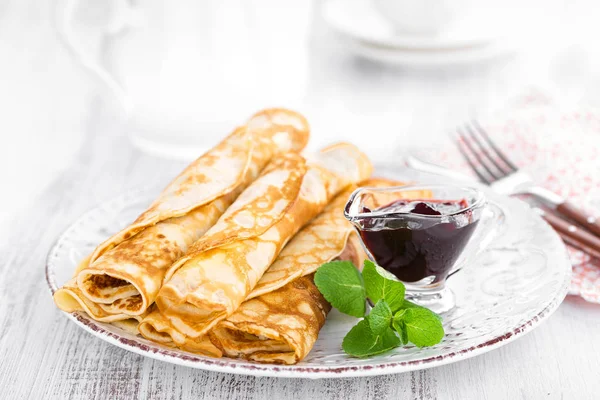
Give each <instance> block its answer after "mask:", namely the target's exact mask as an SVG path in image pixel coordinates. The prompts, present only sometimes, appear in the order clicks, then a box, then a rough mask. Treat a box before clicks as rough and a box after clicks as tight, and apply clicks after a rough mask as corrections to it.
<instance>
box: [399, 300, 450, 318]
mask: <svg viewBox="0 0 600 400" xmlns="http://www.w3.org/2000/svg"><path fill="white" fill-rule="evenodd" d="M407 308H421V309H424V310H428V311H429V312H431V313H432V314H433V315H435V316H436V317H437V319H439V320H440V321H441V320H442V316H441V315H439V314H436V313H434V312H433V311H431V310H429V309H428V308H425V307H423V306H420V305H418V304H415V303H413V302H411V301H408V300H406V299H405V300H404V302H403V303H402V307H401V309H407Z"/></svg>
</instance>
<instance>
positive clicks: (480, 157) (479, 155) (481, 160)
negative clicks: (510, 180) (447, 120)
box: [457, 127, 504, 181]
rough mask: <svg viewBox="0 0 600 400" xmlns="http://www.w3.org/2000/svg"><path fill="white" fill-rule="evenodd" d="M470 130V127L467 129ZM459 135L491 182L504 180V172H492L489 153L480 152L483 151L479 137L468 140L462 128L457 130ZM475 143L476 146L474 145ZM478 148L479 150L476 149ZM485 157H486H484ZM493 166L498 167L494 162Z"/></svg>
mask: <svg viewBox="0 0 600 400" xmlns="http://www.w3.org/2000/svg"><path fill="white" fill-rule="evenodd" d="M467 130H468V127H467ZM457 132H458V135H459V137H460V139H461V141H462V143H463V144H464V145H465V148H466V149H469V152H470V153H471V157H472V158H475V160H476V161H477V164H479V165H481V166H482V167H483V169H485V170H486V172H487V173H488V175H489V176H490V177H491V181H496V180H498V179H500V178H502V177H503V176H504V174H503V173H502V171H500V174H498V173H496V172H494V171H493V170H492V168H490V166H489V165H488V164H489V162H490V160H489V159H490V158H491V157H490V156H489V154H488V153H486V152H485V151H482V152H480V151H478V148H479V149H481V150H483V149H482V146H481V142H480V141H479V139H478V138H477V137H473V136H472V135H471V137H472V138H471V139H470V138H468V137H467V136H466V135H465V134H463V133H462V132H463V131H462V130H461V129H460V128H458V130H457ZM473 143H475V144H473ZM476 147H477V148H476ZM484 156H485V157H484ZM492 165H493V167H494V169H496V165H495V164H494V163H493V162H492Z"/></svg>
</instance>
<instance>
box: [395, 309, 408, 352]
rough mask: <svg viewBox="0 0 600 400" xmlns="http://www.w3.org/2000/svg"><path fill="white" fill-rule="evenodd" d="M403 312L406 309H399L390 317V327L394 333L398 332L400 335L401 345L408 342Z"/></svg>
mask: <svg viewBox="0 0 600 400" xmlns="http://www.w3.org/2000/svg"><path fill="white" fill-rule="evenodd" d="M405 313H406V310H399V311H398V312H397V313H396V314H395V315H394V318H393V319H392V327H393V328H394V330H395V331H396V333H398V336H400V341H401V342H402V345H403V346H404V345H405V344H407V343H408V333H407V332H406V325H405V324H404V314H405Z"/></svg>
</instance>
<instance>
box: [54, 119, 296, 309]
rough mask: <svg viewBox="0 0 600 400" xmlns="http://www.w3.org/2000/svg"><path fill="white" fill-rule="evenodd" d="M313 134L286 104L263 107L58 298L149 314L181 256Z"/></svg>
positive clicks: (99, 252) (99, 253) (67, 304)
mask: <svg viewBox="0 0 600 400" xmlns="http://www.w3.org/2000/svg"><path fill="white" fill-rule="evenodd" d="M307 140H308V124H307V123H306V120H305V119H304V118H303V117H302V116H301V115H299V114H297V113H294V112H292V111H288V110H284V109H270V110H264V111H261V112H259V113H257V114H255V115H254V116H253V117H252V118H251V119H250V120H249V121H248V122H247V124H246V125H245V126H243V127H241V128H238V129H236V130H235V131H234V132H233V133H232V134H231V135H229V136H228V137H227V138H226V139H225V140H223V141H222V142H221V143H219V144H218V145H217V146H216V147H214V148H213V149H211V150H209V151H208V152H207V153H206V154H204V155H203V156H201V157H200V158H198V159H197V160H196V161H194V162H193V163H192V164H190V165H189V166H188V167H187V168H186V169H185V170H184V171H183V172H182V173H181V174H180V175H179V176H178V177H177V178H175V179H174V180H173V182H172V183H171V184H169V186H167V188H166V189H165V190H164V191H163V192H162V193H161V194H160V195H159V197H158V198H157V199H156V200H155V201H154V202H153V203H152V204H151V206H150V207H149V208H148V210H146V211H145V212H144V213H142V214H141V215H140V216H139V217H138V218H137V219H136V220H135V222H134V223H133V224H131V225H129V226H128V227H126V228H125V229H123V230H122V231H121V232H119V233H117V234H115V235H114V236H112V237H111V238H109V239H108V240H106V241H105V242H103V243H102V244H100V245H99V246H98V247H97V248H96V250H95V251H94V253H93V254H92V255H91V257H90V260H89V264H88V265H84V266H83V268H80V270H79V272H78V273H77V275H76V283H77V288H78V289H79V290H73V289H74V287H73V286H74V285H73V282H70V284H69V285H70V286H66V287H64V288H62V289H59V290H58V291H57V292H56V293H55V296H54V298H55V302H56V304H57V305H58V307H59V308H61V309H63V310H65V311H73V310H74V308H76V307H77V304H78V305H79V307H80V308H79V309H82V310H84V311H86V312H88V313H90V315H91V316H92V317H93V318H96V319H99V320H125V319H127V318H128V317H127V316H143V315H144V314H145V313H146V311H147V310H148V308H149V306H150V305H151V304H152V303H153V301H154V299H155V298H156V295H157V294H158V291H159V289H160V287H161V285H162V282H163V279H164V276H165V273H166V272H167V270H168V269H169V267H171V266H172V264H173V262H174V261H175V260H176V259H178V258H179V257H181V256H182V255H183V254H184V253H185V252H186V250H187V249H188V247H189V246H190V245H191V244H192V243H193V242H194V241H196V240H197V239H198V238H199V237H200V236H201V235H203V234H204V233H205V232H206V231H207V230H208V229H209V228H210V227H211V226H212V225H214V224H215V222H216V221H217V220H218V218H219V217H220V216H221V215H222V214H223V213H224V212H225V210H226V209H227V207H228V206H229V205H230V204H231V203H232V202H233V201H234V200H235V198H236V197H237V196H238V195H239V194H240V193H241V192H242V191H243V189H244V188H245V187H247V186H248V185H249V184H250V183H251V182H252V181H254V180H255V179H256V178H257V176H258V175H259V173H260V171H261V170H262V169H263V168H264V167H265V165H266V164H267V163H268V162H269V160H271V159H272V158H273V156H275V155H277V154H282V153H287V152H296V151H300V150H301V149H302V148H303V147H304V146H305V145H306V142H307ZM82 296H83V297H82ZM92 303H93V304H94V306H92Z"/></svg>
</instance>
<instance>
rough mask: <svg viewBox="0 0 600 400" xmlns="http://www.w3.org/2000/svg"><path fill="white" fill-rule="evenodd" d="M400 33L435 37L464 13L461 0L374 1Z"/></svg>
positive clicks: (381, 12)
mask: <svg viewBox="0 0 600 400" xmlns="http://www.w3.org/2000/svg"><path fill="white" fill-rule="evenodd" d="M372 1H373V4H374V6H375V8H376V9H377V11H378V12H379V13H380V14H381V15H382V16H383V17H384V18H385V19H387V20H388V21H389V22H390V23H391V24H392V25H393V26H394V28H395V29H396V30H397V31H398V32H403V33H410V34H419V35H433V34H439V33H441V32H443V31H444V30H445V29H446V28H448V27H449V26H450V25H452V24H453V23H454V22H455V21H456V19H457V16H459V15H460V13H461V12H462V11H464V4H465V2H464V1H461V0H454V1H453V0H372Z"/></svg>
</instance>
